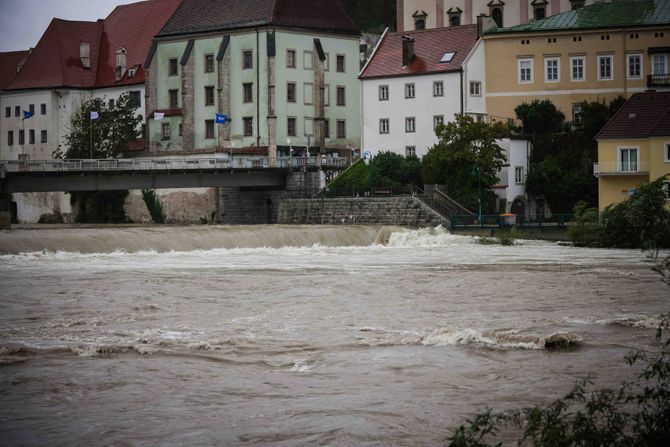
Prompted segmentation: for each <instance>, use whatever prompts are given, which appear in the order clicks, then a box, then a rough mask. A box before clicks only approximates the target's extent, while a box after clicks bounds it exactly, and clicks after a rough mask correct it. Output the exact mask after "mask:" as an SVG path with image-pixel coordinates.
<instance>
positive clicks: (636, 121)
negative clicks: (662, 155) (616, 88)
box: [596, 92, 670, 140]
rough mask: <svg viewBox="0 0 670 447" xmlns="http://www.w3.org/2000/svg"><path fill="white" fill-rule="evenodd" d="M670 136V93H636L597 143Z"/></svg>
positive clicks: (600, 133)
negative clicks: (600, 141) (611, 140)
mask: <svg viewBox="0 0 670 447" xmlns="http://www.w3.org/2000/svg"><path fill="white" fill-rule="evenodd" d="M656 136H670V92H644V93H636V94H634V95H633V96H631V97H630V98H629V99H628V101H626V102H625V103H624V105H623V106H621V108H620V109H619V110H618V111H617V113H615V114H614V116H613V117H612V118H610V120H609V121H608V122H607V124H605V126H604V127H603V128H602V129H601V130H600V132H598V135H596V140H610V139H629V138H648V137H656Z"/></svg>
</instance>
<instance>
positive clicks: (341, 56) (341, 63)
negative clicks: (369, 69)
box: [336, 54, 344, 73]
mask: <svg viewBox="0 0 670 447" xmlns="http://www.w3.org/2000/svg"><path fill="white" fill-rule="evenodd" d="M336 64H337V68H336V70H337V72H338V73H344V54H338V55H337V63H336Z"/></svg>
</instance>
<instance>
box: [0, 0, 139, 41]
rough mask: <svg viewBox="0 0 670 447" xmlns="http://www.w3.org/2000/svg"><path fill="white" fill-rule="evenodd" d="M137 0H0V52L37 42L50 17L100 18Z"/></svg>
mask: <svg viewBox="0 0 670 447" xmlns="http://www.w3.org/2000/svg"><path fill="white" fill-rule="evenodd" d="M136 1H139V0H0V51H3V52H4V51H16V50H27V49H28V48H30V47H34V46H35V45H37V42H38V41H39V40H40V37H42V34H43V33H44V31H45V30H46V29H47V26H49V23H50V22H51V19H53V18H54V17H58V18H59V19H66V20H91V21H95V20H97V19H104V18H105V17H107V15H109V13H110V12H112V10H113V9H114V8H115V7H116V6H117V5H123V4H126V3H135V2H136Z"/></svg>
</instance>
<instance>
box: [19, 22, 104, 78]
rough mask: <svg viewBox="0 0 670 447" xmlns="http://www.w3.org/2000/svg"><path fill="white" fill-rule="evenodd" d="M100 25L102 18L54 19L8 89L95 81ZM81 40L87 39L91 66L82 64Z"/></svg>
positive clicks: (100, 34)
mask: <svg viewBox="0 0 670 447" xmlns="http://www.w3.org/2000/svg"><path fill="white" fill-rule="evenodd" d="M102 28H103V24H102V20H98V21H97V22H73V21H68V20H61V19H53V20H52V21H51V23H50V24H49V26H48V27H47V30H46V31H45V32H44V34H43V35H42V38H41V39H40V41H39V42H38V43H37V46H36V47H35V49H34V50H33V52H32V53H31V54H30V56H28V59H27V60H26V63H25V64H24V65H23V69H22V70H21V72H20V73H19V74H18V76H16V78H14V80H13V81H12V82H11V83H10V84H9V86H7V90H18V89H32V88H50V87H82V88H87V87H92V86H93V85H94V84H95V73H96V69H97V66H98V54H99V46H100V37H101V36H102ZM80 42H89V43H90V57H91V68H90V69H89V68H84V67H83V66H82V64H81V62H80V60H79V44H80Z"/></svg>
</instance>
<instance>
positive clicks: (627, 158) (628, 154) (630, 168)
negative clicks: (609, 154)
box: [619, 147, 639, 172]
mask: <svg viewBox="0 0 670 447" xmlns="http://www.w3.org/2000/svg"><path fill="white" fill-rule="evenodd" d="M638 155H639V154H638V150H637V148H629V147H626V148H619V171H620V172H636V171H637V170H638V166H639V159H638Z"/></svg>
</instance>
